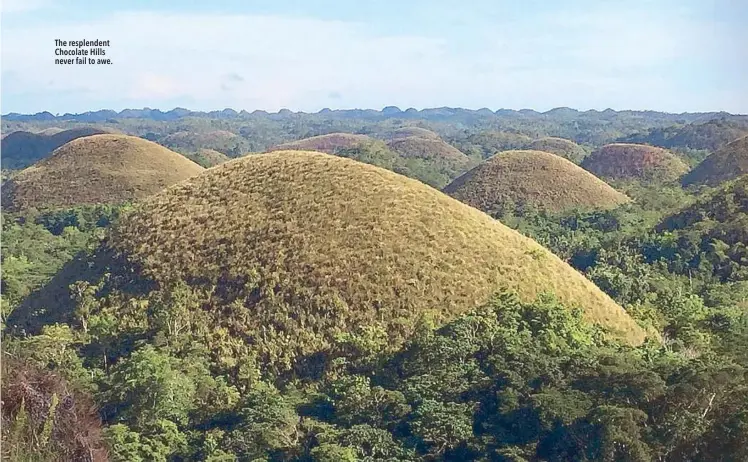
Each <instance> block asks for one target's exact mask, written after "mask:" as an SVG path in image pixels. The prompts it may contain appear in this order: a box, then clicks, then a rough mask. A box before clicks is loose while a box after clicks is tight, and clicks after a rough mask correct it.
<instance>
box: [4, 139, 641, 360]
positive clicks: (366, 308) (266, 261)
mask: <svg viewBox="0 0 748 462" xmlns="http://www.w3.org/2000/svg"><path fill="white" fill-rule="evenodd" d="M75 268H78V269H77V270H76V269H75ZM66 271H67V274H66ZM71 271H82V272H79V273H77V274H70V272H71ZM105 273H108V274H110V276H107V277H105V278H104V279H101V280H99V279H97V277H95V276H91V275H92V274H100V275H101V274H105ZM76 278H83V279H86V278H87V280H88V282H89V283H91V284H93V285H92V286H91V287H92V288H93V287H98V290H97V292H98V293H108V294H109V296H108V297H107V299H106V300H105V301H104V302H101V303H100V304H99V305H98V308H94V307H93V305H92V306H88V305H87V306H88V307H87V308H86V310H87V311H86V313H88V315H90V316H92V318H91V319H94V318H93V317H95V319H98V320H102V319H106V318H107V317H108V316H114V317H119V316H123V315H124V313H128V314H127V319H128V320H129V321H127V322H123V323H121V324H120V329H121V330H120V334H121V335H122V337H123V338H137V337H140V336H142V335H147V333H148V332H150V330H149V329H150V328H149V327H148V325H149V324H150V323H156V322H163V321H164V320H165V319H166V318H168V316H172V315H173V316H176V318H173V319H174V320H175V322H177V321H178V318H180V316H183V315H180V314H179V313H180V312H181V311H179V310H187V311H188V312H194V313H193V315H191V316H200V317H201V319H199V321H197V322H198V323H199V325H196V326H195V328H199V329H200V330H201V331H205V332H204V334H201V335H205V336H206V344H208V345H210V344H211V342H212V340H210V339H218V337H220V336H226V335H229V336H232V337H233V338H234V339H235V343H236V348H237V350H235V351H233V352H232V351H221V352H216V354H221V355H226V356H227V357H231V356H232V355H234V354H238V353H239V352H242V354H244V355H246V354H247V349H249V350H250V351H252V352H254V353H256V354H257V355H258V361H259V362H260V363H262V364H263V365H265V366H267V367H268V368H270V369H271V370H273V371H277V372H283V371H288V370H291V369H292V368H294V367H297V368H298V367H306V366H304V364H306V363H307V362H309V361H311V362H312V363H314V361H319V360H320V358H321V357H319V356H318V355H317V354H318V353H319V352H322V351H325V350H326V349H327V348H329V347H330V346H331V345H332V343H333V340H334V339H335V338H337V337H338V336H340V335H344V334H345V333H347V332H352V331H355V332H359V331H361V332H363V331H366V332H380V333H382V335H386V336H388V337H389V340H390V342H391V344H392V345H393V346H396V345H398V344H400V343H401V342H402V340H403V339H405V338H407V337H409V336H410V335H411V334H412V333H413V332H414V329H416V326H417V325H418V324H419V322H420V320H423V319H430V320H431V322H434V321H435V322H443V321H446V320H448V319H452V318H454V317H455V316H457V315H458V314H460V313H464V312H466V311H468V310H470V309H472V308H475V307H476V306H477V305H479V304H481V303H483V302H485V301H486V300H487V299H488V298H489V297H490V296H491V295H492V294H494V293H495V292H496V291H498V290H500V289H502V288H507V289H512V290H515V291H516V292H517V293H518V294H519V296H520V297H521V298H522V299H524V300H534V299H535V297H536V296H537V295H538V294H540V293H542V292H553V293H555V294H556V296H557V297H558V299H559V300H561V301H563V302H565V303H567V304H568V305H576V306H579V307H580V308H581V310H582V311H583V313H584V316H585V318H586V319H588V320H590V321H592V322H594V323H597V324H600V325H603V326H605V327H608V328H610V329H611V331H612V333H613V336H615V337H618V338H621V339H623V340H624V341H626V342H629V343H633V344H638V343H640V342H641V341H642V340H643V338H644V332H643V330H642V329H641V328H640V327H638V325H637V324H636V323H635V322H634V321H633V319H632V318H630V317H629V316H628V314H626V312H625V311H624V310H623V309H622V308H621V307H620V306H619V305H617V304H616V303H615V302H613V301H612V300H611V299H610V298H609V297H608V296H607V295H605V294H604V293H603V292H602V291H601V290H599V289H598V288H597V287H596V286H595V285H594V284H592V283H591V282H590V281H589V280H587V279H585V278H584V277H583V276H582V275H581V274H579V273H578V272H576V271H575V270H574V269H572V268H571V267H570V266H568V265H567V264H566V263H564V262H562V261H561V260H560V259H559V258H558V257H556V256H555V255H553V254H552V253H551V252H549V251H548V250H546V249H544V248H543V247H542V246H540V245H539V244H537V243H536V242H534V241H533V240H531V239H529V238H526V237H523V236H522V235H521V234H519V233H517V232H515V231H513V230H511V229H509V228H507V227H506V226H504V225H502V224H501V223H500V222H498V221H496V220H493V219H492V218H490V217H489V216H488V215H486V214H484V213H482V212H480V211H478V210H476V209H474V208H472V207H469V206H467V205H464V204H462V203H460V202H458V201H456V200H454V199H452V198H450V197H448V196H446V195H445V194H443V193H441V192H439V191H437V190H436V189H433V188H430V187H428V186H426V185H424V184H422V183H420V182H418V181H415V180H412V179H408V178H406V177H404V176H401V175H398V174H395V173H393V172H390V171H387V170H384V169H381V168H378V167H374V166H370V165H366V164H363V163H360V162H356V161H352V160H350V159H345V158H341V157H336V156H330V155H327V154H322V153H313V152H292V151H278V152H273V153H267V154H258V155H253V156H248V157H244V158H242V159H237V160H233V161H231V162H227V163H225V164H222V165H219V166H217V167H214V168H212V169H210V170H207V171H206V172H204V173H203V174H202V175H199V176H197V177H195V178H193V179H192V180H189V181H186V182H182V183H180V184H178V185H175V186H173V187H171V188H168V189H167V190H165V191H163V192H162V193H160V194H157V195H155V196H153V197H151V198H149V199H146V200H145V201H143V202H142V203H141V204H140V205H139V206H138V207H137V209H136V211H134V212H133V213H132V214H130V215H129V216H127V217H126V218H123V219H121V220H120V222H119V224H118V226H116V227H115V229H114V230H113V233H112V235H111V237H110V238H109V240H108V241H107V242H106V243H105V244H104V245H103V247H102V248H101V249H100V251H99V252H98V253H97V255H96V256H95V257H93V260H92V261H91V262H90V264H88V263H85V262H83V263H75V264H72V265H70V266H69V267H68V268H67V269H66V270H63V271H62V273H61V275H58V278H56V280H53V282H52V283H50V285H48V286H47V288H46V289H45V290H46V291H50V292H48V293H49V294H52V293H53V292H54V291H55V290H58V291H62V292H64V291H66V290H67V288H68V287H69V285H70V284H71V282H73V281H75V280H76ZM78 286H79V287H80V285H78ZM84 286H85V285H84ZM62 292H57V293H56V295H47V296H48V297H50V299H61V297H63V296H62V295H61V293H62ZM175 294H178V295H175ZM43 299H44V296H38V297H36V298H35V303H43ZM148 306H159V307H161V308H159V311H160V312H161V313H162V314H160V315H159V316H157V317H155V318H149V316H155V315H149V314H148V313H149V311H148V309H146V308H147V307H148ZM137 307H141V309H142V310H143V311H138V309H137ZM133 309H134V310H135V311H132V310H133ZM170 310H176V311H173V313H172V311H170ZM34 311H35V309H34V308H33V307H32V308H29V307H26V308H24V307H22V308H19V309H18V310H17V313H19V316H21V317H23V316H25V315H24V314H21V313H31V312H34ZM78 312H80V311H78ZM15 313H16V312H14V314H15ZM169 313H172V314H169ZM164 316H166V318H164ZM20 319H23V318H20ZM166 320H167V322H169V321H168V319H166ZM24 322H28V321H23V320H19V319H11V320H9V322H8V324H9V325H14V324H19V325H22V324H23V323H24ZM68 322H70V320H68ZM208 326H209V327H208ZM183 328H188V327H187V326H183ZM314 358H317V359H316V360H315V359H314ZM222 361H229V359H227V358H224V359H222Z"/></svg>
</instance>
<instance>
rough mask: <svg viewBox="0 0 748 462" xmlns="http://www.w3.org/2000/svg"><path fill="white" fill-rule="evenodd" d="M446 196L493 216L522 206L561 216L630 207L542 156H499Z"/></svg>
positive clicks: (587, 177) (566, 164)
mask: <svg viewBox="0 0 748 462" xmlns="http://www.w3.org/2000/svg"><path fill="white" fill-rule="evenodd" d="M444 192H445V193H447V194H449V195H450V196H452V197H454V198H455V199H457V200H459V201H461V202H464V203H465V204H468V205H471V206H473V207H475V208H477V209H480V210H483V211H484V212H486V213H489V214H491V215H500V214H501V213H503V212H504V211H506V209H507V208H509V209H513V208H514V207H515V206H517V205H520V206H522V205H531V206H533V207H537V208H540V209H544V210H548V211H552V212H558V211H563V210H568V209H573V208H578V209H582V210H603V209H610V208H614V207H616V206H618V205H620V204H623V203H625V202H627V201H628V198H627V197H626V196H625V195H623V194H621V193H619V192H618V191H616V190H615V189H613V188H611V187H610V186H608V185H607V184H606V183H605V182H603V181H602V180H600V179H599V178H597V177H595V176H594V175H592V174H591V173H589V172H587V171H585V170H583V169H582V168H580V167H578V166H577V165H575V164H573V163H572V162H570V161H569V160H566V159H564V158H562V157H559V156H557V155H555V154H551V153H548V152H543V151H506V152H502V153H499V154H497V155H495V156H494V157H492V158H490V159H488V160H487V161H485V162H483V163H482V164H480V165H478V166H477V167H475V168H474V169H472V170H470V171H469V172H467V173H466V174H464V175H462V176H461V177H459V178H457V179H456V180H455V181H453V182H452V183H451V184H449V185H448V186H447V187H446V188H444ZM510 211H512V212H513V211H514V210H510Z"/></svg>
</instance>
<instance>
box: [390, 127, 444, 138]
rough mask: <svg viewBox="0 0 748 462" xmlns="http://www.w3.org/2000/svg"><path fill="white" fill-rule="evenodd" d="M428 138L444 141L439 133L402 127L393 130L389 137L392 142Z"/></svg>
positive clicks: (419, 128) (418, 128)
mask: <svg viewBox="0 0 748 462" xmlns="http://www.w3.org/2000/svg"><path fill="white" fill-rule="evenodd" d="M414 136H415V137H417V138H426V139H429V140H440V139H442V138H441V137H440V136H439V135H438V134H437V133H435V132H433V131H431V130H429V129H426V128H421V127H402V128H398V129H396V130H393V131H392V133H390V135H389V139H390V140H401V139H403V138H411V137H414Z"/></svg>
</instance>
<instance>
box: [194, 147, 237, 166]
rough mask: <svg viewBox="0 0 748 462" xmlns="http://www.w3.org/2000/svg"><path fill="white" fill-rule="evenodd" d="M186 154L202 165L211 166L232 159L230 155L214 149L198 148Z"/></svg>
mask: <svg viewBox="0 0 748 462" xmlns="http://www.w3.org/2000/svg"><path fill="white" fill-rule="evenodd" d="M185 156H186V157H187V158H188V159H190V160H192V161H193V162H195V163H197V164H199V165H200V166H202V167H205V168H210V167H215V166H216V165H218V164H222V163H224V162H228V161H229V160H231V158H230V157H229V156H227V155H226V154H223V153H221V152H218V151H215V150H213V149H198V150H197V151H196V152H191V153H188V154H185Z"/></svg>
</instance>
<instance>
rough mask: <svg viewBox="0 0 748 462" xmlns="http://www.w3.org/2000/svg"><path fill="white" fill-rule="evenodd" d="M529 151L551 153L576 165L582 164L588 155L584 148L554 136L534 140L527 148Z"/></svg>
mask: <svg viewBox="0 0 748 462" xmlns="http://www.w3.org/2000/svg"><path fill="white" fill-rule="evenodd" d="M527 149H530V150H533V151H545V152H550V153H551V154H556V155H557V156H561V157H563V158H564V159H569V160H570V161H572V162H574V163H575V164H578V163H580V162H582V159H584V157H585V156H586V155H587V152H586V151H585V150H584V148H583V147H582V146H580V145H578V144H577V143H575V142H573V141H570V140H567V139H564V138H555V137H552V136H549V137H546V138H540V139H537V140H534V141H533V142H531V143H530V144H529V145H528V146H527Z"/></svg>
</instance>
